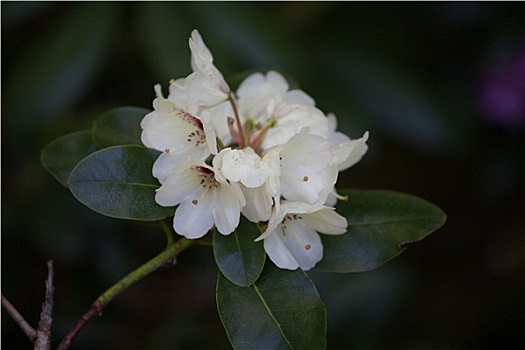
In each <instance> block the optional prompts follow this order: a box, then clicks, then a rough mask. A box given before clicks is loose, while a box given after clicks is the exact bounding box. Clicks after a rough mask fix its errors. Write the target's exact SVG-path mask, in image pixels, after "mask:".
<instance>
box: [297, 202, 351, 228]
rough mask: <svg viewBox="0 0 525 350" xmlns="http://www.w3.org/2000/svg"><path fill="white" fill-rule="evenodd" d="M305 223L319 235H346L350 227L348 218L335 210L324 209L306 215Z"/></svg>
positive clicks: (304, 217)
mask: <svg viewBox="0 0 525 350" xmlns="http://www.w3.org/2000/svg"><path fill="white" fill-rule="evenodd" d="M303 221H304V223H305V224H306V225H308V227H310V228H312V229H313V230H315V231H317V232H319V233H324V234H332V235H340V234H343V233H345V232H346V229H347V226H348V223H347V221H346V218H345V217H343V216H341V215H339V214H338V213H336V212H335V210H334V209H333V208H323V209H321V210H319V211H316V212H314V213H309V214H307V215H304V216H303Z"/></svg>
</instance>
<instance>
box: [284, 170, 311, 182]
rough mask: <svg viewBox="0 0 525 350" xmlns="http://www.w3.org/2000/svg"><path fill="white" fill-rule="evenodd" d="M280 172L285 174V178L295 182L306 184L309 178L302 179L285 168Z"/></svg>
mask: <svg viewBox="0 0 525 350" xmlns="http://www.w3.org/2000/svg"><path fill="white" fill-rule="evenodd" d="M281 171H282V173H283V174H286V176H288V177H290V178H292V179H294V180H295V181H299V182H308V180H309V178H308V176H306V175H305V176H303V177H300V176H296V175H295V174H294V173H292V172H291V171H290V170H288V169H286V168H281Z"/></svg>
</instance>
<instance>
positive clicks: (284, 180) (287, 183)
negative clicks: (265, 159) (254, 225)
mask: <svg viewBox="0 0 525 350" xmlns="http://www.w3.org/2000/svg"><path fill="white" fill-rule="evenodd" d="M308 132H309V129H308V128H303V129H302V130H301V132H300V133H298V134H296V135H294V136H293V137H292V138H290V140H288V141H287V142H286V143H285V144H284V145H280V146H275V147H273V148H271V149H270V150H268V151H267V153H268V152H278V154H279V159H280V161H281V177H280V193H281V194H282V196H283V197H284V198H285V199H287V200H289V201H298V202H304V203H308V204H314V203H317V202H319V201H322V202H324V200H325V199H326V196H328V194H329V193H330V192H331V190H332V187H333V185H334V183H335V181H336V179H337V173H335V178H334V174H333V172H327V171H326V168H327V167H329V166H330V159H331V154H330V145H329V144H328V141H326V139H324V138H322V137H320V136H318V135H312V134H309V133H308Z"/></svg>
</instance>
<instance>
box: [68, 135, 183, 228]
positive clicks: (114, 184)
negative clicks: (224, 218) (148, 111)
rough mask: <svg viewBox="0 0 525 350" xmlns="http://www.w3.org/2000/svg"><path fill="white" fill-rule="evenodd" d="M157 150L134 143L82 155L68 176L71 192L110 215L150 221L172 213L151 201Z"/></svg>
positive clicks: (86, 203) (93, 207) (89, 205)
mask: <svg viewBox="0 0 525 350" xmlns="http://www.w3.org/2000/svg"><path fill="white" fill-rule="evenodd" d="M159 153H160V152H158V151H156V150H153V149H149V148H146V147H144V146H138V145H127V146H114V147H109V148H105V149H102V150H100V151H97V152H95V153H93V154H91V155H89V156H88V157H86V158H84V159H83V160H82V161H81V162H80V163H78V165H77V166H76V167H75V169H73V172H72V173H71V176H70V177H69V188H70V189H71V192H72V193H73V195H74V196H75V197H76V198H77V199H78V200H79V201H80V202H81V203H82V204H84V205H86V206H87V207H89V208H90V209H92V210H94V211H96V212H98V213H100V214H103V215H106V216H110V217H115V218H120V219H132V220H141V221H154V220H160V219H164V218H166V217H168V216H171V215H173V213H174V212H175V210H174V209H173V208H164V207H161V206H160V205H158V204H157V203H156V202H155V189H156V188H158V187H159V183H158V181H157V180H156V179H155V178H154V177H153V175H152V174H151V169H152V167H153V163H154V162H155V159H156V158H157V156H158V155H159Z"/></svg>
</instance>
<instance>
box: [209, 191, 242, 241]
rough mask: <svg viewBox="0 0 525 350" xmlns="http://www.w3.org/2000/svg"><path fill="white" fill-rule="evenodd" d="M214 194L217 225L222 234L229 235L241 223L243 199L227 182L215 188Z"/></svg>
mask: <svg viewBox="0 0 525 350" xmlns="http://www.w3.org/2000/svg"><path fill="white" fill-rule="evenodd" d="M210 195H211V194H210ZM213 195H214V199H213V201H214V206H213V208H212V214H213V220H214V222H215V226H216V227H217V230H218V231H219V232H220V233H221V234H223V235H228V234H230V233H232V232H233V231H234V230H235V228H237V226H238V225H239V219H240V213H241V204H242V200H241V199H240V198H239V197H238V194H237V193H235V192H234V191H233V190H232V189H231V188H230V187H229V186H228V185H227V184H221V185H220V186H219V187H218V188H217V189H214V193H213Z"/></svg>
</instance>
